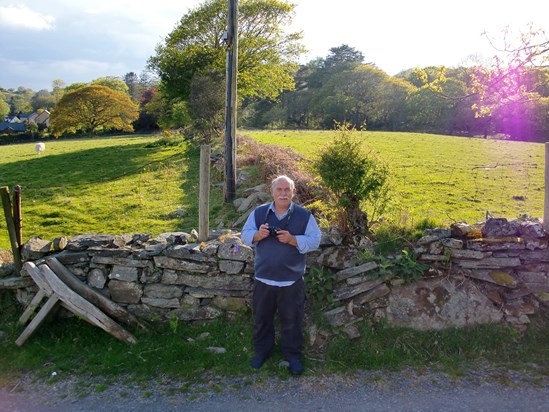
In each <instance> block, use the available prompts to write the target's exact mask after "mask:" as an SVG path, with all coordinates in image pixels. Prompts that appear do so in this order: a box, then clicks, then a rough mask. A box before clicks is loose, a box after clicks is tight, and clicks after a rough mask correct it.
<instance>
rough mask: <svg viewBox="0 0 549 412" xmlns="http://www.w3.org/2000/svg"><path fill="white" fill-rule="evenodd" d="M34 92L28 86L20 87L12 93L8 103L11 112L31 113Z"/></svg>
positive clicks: (12, 113)
mask: <svg viewBox="0 0 549 412" xmlns="http://www.w3.org/2000/svg"><path fill="white" fill-rule="evenodd" d="M33 95H34V92H33V91H32V90H31V89H28V88H26V87H22V86H20V87H18V88H17V90H16V91H14V92H11V93H10V97H9V101H8V104H9V106H10V114H11V115H18V114H19V113H29V112H31V111H32V105H31V99H32V96H33Z"/></svg>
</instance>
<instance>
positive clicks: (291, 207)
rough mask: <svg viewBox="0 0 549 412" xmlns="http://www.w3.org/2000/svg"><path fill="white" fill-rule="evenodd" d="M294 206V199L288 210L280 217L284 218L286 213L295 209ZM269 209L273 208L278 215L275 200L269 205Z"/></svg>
mask: <svg viewBox="0 0 549 412" xmlns="http://www.w3.org/2000/svg"><path fill="white" fill-rule="evenodd" d="M293 208H294V201H293V200H292V201H291V202H290V207H289V208H288V210H286V212H285V213H284V214H283V215H282V216H281V217H280V219H284V218H285V217H286V215H287V214H288V213H289V212H290V210H293ZM269 210H272V211H273V213H274V214H275V216H277V214H276V210H275V207H274V202H271V204H270V205H269Z"/></svg>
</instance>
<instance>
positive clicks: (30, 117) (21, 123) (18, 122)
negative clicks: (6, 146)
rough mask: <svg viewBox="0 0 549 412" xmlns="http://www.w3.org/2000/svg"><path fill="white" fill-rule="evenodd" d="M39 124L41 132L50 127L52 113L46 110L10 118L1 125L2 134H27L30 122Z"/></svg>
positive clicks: (0, 131)
mask: <svg viewBox="0 0 549 412" xmlns="http://www.w3.org/2000/svg"><path fill="white" fill-rule="evenodd" d="M31 121H32V122H34V123H36V124H37V126H38V128H39V129H40V130H43V129H46V128H48V127H50V112H48V111H47V110H44V111H42V112H40V113H38V112H34V113H19V114H18V115H16V116H8V117H6V119H5V121H3V122H2V123H0V133H1V134H17V133H25V131H26V129H27V124H28V123H29V122H31Z"/></svg>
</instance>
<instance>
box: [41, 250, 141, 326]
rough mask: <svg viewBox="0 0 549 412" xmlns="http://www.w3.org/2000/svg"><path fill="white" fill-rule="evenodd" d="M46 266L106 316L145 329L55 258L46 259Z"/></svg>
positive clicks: (126, 312) (124, 310)
mask: <svg viewBox="0 0 549 412" xmlns="http://www.w3.org/2000/svg"><path fill="white" fill-rule="evenodd" d="M46 264H47V265H48V266H49V267H50V269H52V270H53V271H54V272H55V274H56V275H57V276H58V277H59V279H61V280H62V281H63V282H65V284H67V286H69V287H70V288H71V289H72V290H74V291H75V292H76V293H78V294H79V295H80V296H82V297H84V298H85V299H86V300H88V301H89V302H90V303H92V304H94V305H95V306H97V307H98V308H99V309H101V310H103V311H104V312H105V313H106V314H107V315H109V316H111V317H113V318H115V319H117V320H119V321H122V322H124V323H126V324H128V325H133V326H138V327H140V328H141V329H145V330H146V327H145V326H144V325H143V324H142V323H141V322H139V321H138V320H137V318H136V317H135V316H133V315H132V314H131V313H129V312H128V311H127V310H126V309H124V308H123V307H122V306H120V305H119V304H117V303H115V302H113V301H112V300H110V299H108V298H107V297H105V296H103V295H102V294H100V293H98V292H97V291H95V290H93V289H92V288H91V287H89V286H88V285H86V284H85V283H84V282H82V281H81V280H80V279H78V278H77V277H76V276H75V275H74V274H73V273H72V272H71V271H70V270H69V269H67V268H66V267H65V266H63V264H62V263H61V262H59V260H58V259H56V258H55V257H49V258H46Z"/></svg>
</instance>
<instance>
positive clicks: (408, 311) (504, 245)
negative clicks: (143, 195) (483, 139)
mask: <svg viewBox="0 0 549 412" xmlns="http://www.w3.org/2000/svg"><path fill="white" fill-rule="evenodd" d="M369 247H372V244H371V242H369V241H365V242H363V244H362V245H359V246H358V249H357V246H355V247H349V246H345V245H342V244H341V237H340V236H338V233H337V230H334V229H331V230H329V231H326V232H325V233H324V234H323V238H322V242H321V247H320V249H319V250H318V251H316V252H313V253H311V254H309V255H308V266H309V267H312V266H317V267H318V266H321V267H323V268H324V269H325V270H330V271H332V272H333V273H334V275H335V286H334V290H333V297H334V298H335V299H336V302H337V304H338V306H337V307H335V308H332V309H329V310H326V311H325V313H324V315H325V319H326V321H327V324H329V325H331V326H333V327H335V328H338V329H340V330H342V331H344V332H345V333H347V334H348V335H349V336H351V337H357V336H359V335H360V327H359V326H360V325H361V324H362V323H364V322H366V323H374V322H379V321H380V320H385V321H386V322H387V323H388V324H389V325H392V326H404V327H411V328H415V329H420V330H430V329H443V328H447V327H464V326H470V325H476V324H483V323H500V322H507V323H509V324H512V325H513V326H516V327H518V328H522V327H524V326H525V325H527V324H528V322H529V320H530V316H531V315H534V314H535V313H537V311H539V310H540V309H541V308H543V307H547V305H548V302H549V299H548V297H549V250H548V236H547V234H546V233H545V232H544V230H543V227H542V224H541V222H540V221H539V220H535V219H534V220H532V219H530V220H529V219H518V220H512V221H507V220H506V219H490V220H488V221H487V222H486V223H485V224H478V225H467V224H456V225H453V226H452V227H451V229H448V230H445V229H433V230H427V231H425V233H424V236H423V237H422V238H421V239H419V241H418V242H417V245H416V248H415V252H416V253H417V254H418V256H419V261H420V262H424V263H428V265H429V270H428V272H427V276H426V277H424V278H423V279H422V280H420V281H419V282H414V283H411V284H404V283H403V280H402V279H398V278H395V277H391V276H387V277H380V276H373V275H374V274H375V273H376V271H377V270H378V269H379V266H378V263H376V262H373V261H371V262H366V263H361V264H358V263H357V255H358V252H360V249H364V248H369ZM52 255H53V256H55V257H56V258H57V259H58V260H59V261H60V262H61V263H62V264H63V265H65V266H66V267H67V268H68V269H70V270H71V271H72V272H73V273H74V274H75V275H77V276H78V277H79V278H80V279H81V280H83V281H85V282H87V283H88V285H90V286H92V287H93V288H95V289H97V290H98V291H100V292H101V293H103V294H105V295H106V296H108V297H110V298H111V299H112V300H113V301H115V302H117V303H119V304H121V305H124V306H125V307H127V309H128V310H129V311H130V312H132V313H133V314H134V315H136V316H137V317H138V318H141V319H143V320H148V321H166V320H168V319H173V318H176V319H180V320H185V321H204V320H209V319H214V318H217V317H220V316H223V315H226V314H231V313H234V312H236V311H239V310H242V309H243V308H246V307H249V306H250V303H251V293H252V283H253V259H254V251H253V249H252V248H250V247H248V246H246V245H244V244H243V243H242V241H241V240H240V238H239V236H238V234H237V233H232V232H230V231H221V232H215V231H214V232H212V233H211V238H210V240H209V241H208V242H203V243H198V242H196V238H195V237H194V236H192V235H190V234H187V233H183V232H177V233H165V234H162V235H160V236H158V237H154V238H153V237H152V236H151V235H148V234H134V235H122V236H116V235H80V236H76V237H73V238H71V239H66V238H59V239H56V240H54V241H53V242H50V241H46V240H43V239H40V238H33V239H31V240H30V241H29V242H27V244H25V246H24V247H23V259H24V260H26V261H28V260H31V261H35V263H37V264H39V263H40V260H41V259H43V258H44V257H46V256H52ZM394 258H395V259H398V258H399V257H398V256H396V257H394ZM23 276H25V274H24V273H23ZM31 296H32V291H30V290H29V289H28V288H27V289H20V290H19V291H18V297H19V299H20V301H22V302H28V301H29V299H30V297H31ZM325 329H326V328H325ZM328 333H329V332H328V331H326V330H322V329H321V328H319V327H317V326H316V325H309V336H310V337H311V343H314V341H315V340H316V339H317V337H318V338H319V339H321V337H322V336H326V335H327V334H328Z"/></svg>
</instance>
